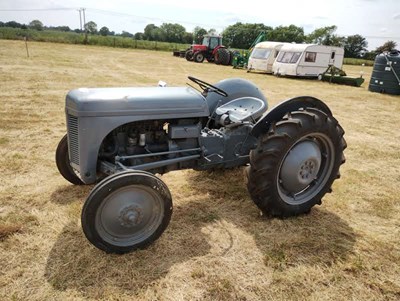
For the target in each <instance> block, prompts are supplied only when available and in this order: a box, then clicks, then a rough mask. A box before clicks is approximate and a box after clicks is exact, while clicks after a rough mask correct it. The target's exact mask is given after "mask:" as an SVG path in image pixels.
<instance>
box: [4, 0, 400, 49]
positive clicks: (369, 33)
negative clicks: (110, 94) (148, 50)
mask: <svg viewBox="0 0 400 301" xmlns="http://www.w3.org/2000/svg"><path fill="white" fill-rule="evenodd" d="M79 7H83V8H86V21H94V22H96V23H97V26H98V29H100V28H101V27H102V26H107V27H108V28H109V29H110V30H113V31H115V32H117V33H118V32H121V31H122V30H125V31H128V32H131V33H136V32H143V29H144V27H145V26H146V25H147V24H149V23H154V24H156V25H158V26H159V25H161V24H162V23H163V22H169V23H179V24H182V25H183V26H185V28H186V30H187V31H192V30H193V28H194V27H195V26H201V27H204V28H206V29H210V28H215V29H216V30H217V32H222V31H223V29H224V28H226V27H227V26H229V25H232V24H234V23H236V22H243V23H264V24H265V25H269V26H273V27H275V26H279V25H290V24H294V25H297V26H301V27H303V28H304V31H305V33H306V34H307V33H310V32H311V31H313V30H314V29H315V28H318V27H323V26H329V25H336V26H337V27H338V30H337V31H336V33H337V34H339V35H343V36H347V35H354V34H361V35H362V36H364V37H366V38H367V41H368V43H369V44H368V48H369V49H370V50H373V49H375V48H376V47H377V46H380V45H382V44H383V43H384V42H386V41H387V40H394V41H396V42H397V44H398V48H400V30H399V29H400V0H304V1H301V0H281V1H267V0H264V1H259V0H252V1H240V0H239V1H237V0H236V1H233V0H230V1H227V0H219V1H218V0H201V1H198V0H197V1H196V0H190V1H187V0H186V1H185V0H184V1H181V0H146V1H140V0H107V1H104V0H80V1H78V0H71V1H60V0H29V1H28V0H1V1H0V21H3V22H7V21H17V22H20V23H29V22H30V21H32V20H34V19H39V20H40V21H42V22H43V23H44V25H47V26H61V25H67V26H69V27H71V28H72V29H75V28H79V27H80V25H79V12H78V11H77V9H78V8H79ZM57 8H73V9H71V10H51V11H38V10H37V9H57ZM18 9H19V10H21V9H31V10H32V11H4V10H18Z"/></svg>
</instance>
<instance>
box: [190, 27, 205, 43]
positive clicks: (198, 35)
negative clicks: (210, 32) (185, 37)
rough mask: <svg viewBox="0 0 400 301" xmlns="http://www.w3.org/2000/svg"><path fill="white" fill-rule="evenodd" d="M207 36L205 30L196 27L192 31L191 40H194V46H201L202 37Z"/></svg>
mask: <svg viewBox="0 0 400 301" xmlns="http://www.w3.org/2000/svg"><path fill="white" fill-rule="evenodd" d="M206 34H207V30H205V29H204V28H202V27H200V26H196V27H195V28H194V29H193V38H194V43H195V44H201V42H202V41H203V36H204V35H206Z"/></svg>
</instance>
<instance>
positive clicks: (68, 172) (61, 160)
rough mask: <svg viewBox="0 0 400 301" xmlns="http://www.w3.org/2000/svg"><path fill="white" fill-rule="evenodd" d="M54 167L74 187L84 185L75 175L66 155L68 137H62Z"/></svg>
mask: <svg viewBox="0 0 400 301" xmlns="http://www.w3.org/2000/svg"><path fill="white" fill-rule="evenodd" d="M56 165H57V168H58V171H59V172H60V174H61V175H62V176H63V177H64V179H66V180H67V181H68V182H70V183H72V184H74V185H84V184H85V183H83V182H82V180H81V179H80V178H79V177H78V176H77V175H76V173H75V171H74V169H73V168H72V166H71V164H70V162H69V155H68V137H67V135H64V137H63V138H62V139H61V140H60V142H59V143H58V146H57V150H56Z"/></svg>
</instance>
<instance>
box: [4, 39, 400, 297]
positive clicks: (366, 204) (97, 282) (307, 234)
mask: <svg viewBox="0 0 400 301" xmlns="http://www.w3.org/2000/svg"><path fill="white" fill-rule="evenodd" d="M30 53H31V58H29V59H28V58H26V55H25V49H24V44H23V42H19V41H1V40H0V83H1V89H0V101H1V105H0V183H1V184H0V299H1V300H303V299H308V300H399V299H400V280H399V279H400V277H399V275H400V267H399V262H400V243H399V239H400V202H399V199H398V198H399V194H400V188H399V187H400V172H399V166H400V152H399V141H400V132H399V128H400V121H399V118H398V117H397V115H398V112H399V111H400V98H399V97H396V96H389V95H381V94H375V93H370V92H368V91H367V87H368V80H367V82H366V83H365V84H364V86H363V87H361V88H354V87H346V86H338V85H333V84H329V83H322V82H318V81H311V80H298V79H285V78H275V77H273V76H266V75H261V74H247V73H246V72H245V71H243V70H234V69H232V68H230V67H223V66H216V65H213V64H208V63H203V64H195V63H190V62H187V61H186V60H183V59H179V58H175V57H172V55H171V54H168V53H157V52H151V51H140V50H136V51H134V50H123V49H110V48H101V47H85V46H73V45H59V44H45V43H31V44H30ZM360 68H361V67H355V66H345V69H346V71H347V72H348V73H349V74H354V75H357V74H358V73H359V71H361V70H360ZM363 71H364V73H365V76H366V78H367V79H369V77H370V74H371V68H370V67H364V70H363ZM188 75H193V76H197V77H199V78H202V79H205V80H208V81H210V82H216V81H218V80H221V79H224V78H228V77H243V78H247V79H249V80H252V81H253V82H255V83H256V84H257V85H258V86H259V87H260V88H261V89H262V91H263V92H264V93H265V95H266V96H267V97H268V99H269V101H270V103H271V104H272V105H274V104H277V103H278V102H279V101H281V100H284V99H286V98H289V97H294V96H298V95H312V96H316V97H318V98H321V99H323V100H324V101H325V102H326V103H327V104H328V105H329V106H330V108H331V109H332V111H333V112H334V114H335V116H336V117H337V119H338V120H339V121H340V122H341V124H342V125H343V127H344V129H345V130H346V139H347V142H348V148H347V150H346V156H347V163H346V164H345V165H344V166H343V168H342V178H341V179H340V180H339V181H337V182H336V183H335V185H334V187H333V188H334V193H332V194H330V195H327V196H326V197H325V198H324V200H323V204H322V206H318V207H316V208H314V209H313V210H312V211H311V213H310V214H309V215H305V216H301V217H298V218H291V219H287V220H279V219H269V218H265V217H262V216H260V215H259V211H258V210H257V208H256V206H255V205H254V204H253V203H252V201H251V200H250V198H249V196H248V194H247V191H246V188H245V185H244V178H243V174H242V170H241V169H235V170H230V171H225V172H212V173H208V172H195V171H190V170H187V171H177V172H172V173H169V174H166V175H164V176H162V179H163V180H164V181H165V182H166V183H167V184H168V186H169V187H170V190H171V192H172V195H173V199H174V206H175V207H174V214H173V217H172V221H171V224H170V226H169V228H168V229H167V231H166V232H165V233H164V235H163V236H162V237H161V238H160V239H159V240H158V241H157V242H156V243H155V244H153V245H152V246H151V247H149V248H148V249H146V250H143V251H138V252H135V253H131V254H128V255H124V256H115V255H107V254H105V253H103V252H101V251H99V250H97V249H96V248H94V247H93V246H91V245H90V244H89V243H88V241H86V239H85V238H84V235H83V234H82V231H81V227H80V223H79V218H80V211H81V208H82V204H83V202H84V200H85V198H86V196H87V195H88V193H89V191H90V189H91V188H92V187H88V186H86V187H74V186H72V185H70V184H68V183H67V182H66V181H65V180H64V179H63V178H62V177H61V176H60V175H59V174H58V172H57V170H56V167H55V163H54V151H55V148H56V145H57V143H58V141H59V139H61V137H62V136H63V135H64V133H65V120H64V111H63V110H64V97H65V94H66V93H67V91H68V90H70V89H73V88H77V87H106V86H149V85H156V83H157V82H158V80H164V81H166V82H168V83H169V84H170V85H184V84H185V82H187V79H186V77H187V76H188Z"/></svg>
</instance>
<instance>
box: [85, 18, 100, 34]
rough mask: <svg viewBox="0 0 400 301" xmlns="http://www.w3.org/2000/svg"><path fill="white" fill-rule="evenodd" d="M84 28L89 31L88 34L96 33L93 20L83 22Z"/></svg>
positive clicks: (95, 25)
mask: <svg viewBox="0 0 400 301" xmlns="http://www.w3.org/2000/svg"><path fill="white" fill-rule="evenodd" d="M85 30H87V32H89V33H90V34H96V33H97V24H96V23H95V22H93V21H89V22H87V23H86V24H85Z"/></svg>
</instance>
